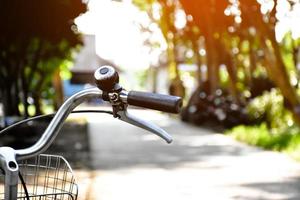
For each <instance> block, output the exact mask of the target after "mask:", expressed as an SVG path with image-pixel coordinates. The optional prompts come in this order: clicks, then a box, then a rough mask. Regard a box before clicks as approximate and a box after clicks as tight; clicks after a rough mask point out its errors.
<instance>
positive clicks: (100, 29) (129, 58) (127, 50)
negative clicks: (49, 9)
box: [75, 0, 153, 69]
mask: <svg viewBox="0 0 300 200" xmlns="http://www.w3.org/2000/svg"><path fill="white" fill-rule="evenodd" d="M137 21H140V22H142V23H149V19H148V18H147V16H146V15H145V14H143V13H141V12H140V11H139V10H138V9H137V8H136V7H134V6H133V5H132V4H131V3H130V1H123V2H115V1H111V0H90V1H89V11H88V12H87V13H85V14H83V15H81V16H80V17H78V18H77V19H76V20H75V23H76V24H77V26H78V29H79V31H81V32H83V33H86V34H95V36H96V53H97V54H98V55H99V56H101V57H102V58H104V59H107V60H112V61H113V62H114V63H115V64H117V65H118V66H121V68H130V69H145V68H148V67H149V65H150V64H151V62H152V61H153V60H151V58H150V57H149V52H148V50H149V49H147V47H145V46H144V45H143V41H144V38H143V34H141V32H140V30H139V27H138V26H137V24H136V23H137ZM152 59H153V58H152Z"/></svg>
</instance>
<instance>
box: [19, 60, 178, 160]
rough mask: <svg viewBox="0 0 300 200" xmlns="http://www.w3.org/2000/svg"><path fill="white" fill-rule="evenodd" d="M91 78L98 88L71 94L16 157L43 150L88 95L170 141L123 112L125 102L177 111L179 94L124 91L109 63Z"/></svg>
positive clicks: (160, 131)
mask: <svg viewBox="0 0 300 200" xmlns="http://www.w3.org/2000/svg"><path fill="white" fill-rule="evenodd" d="M95 79H96V83H97V86H98V87H99V88H91V89H86V90H83V91H81V92H78V93H76V94H74V95H73V96H71V97H70V98H69V99H68V100H67V101H66V102H65V103H64V104H63V105H62V106H61V107H60V108H59V110H58V111H57V113H56V114H55V116H54V118H53V119H52V121H51V122H50V124H49V125H48V127H47V129H46V130H45V131H44V133H43V135H42V136H41V138H40V139H39V140H38V141H37V143H35V144H34V145H33V146H31V147H29V148H26V149H20V150H16V151H15V152H16V156H17V159H26V158H30V157H32V156H35V155H38V154H40V153H43V152H44V151H45V150H47V148H48V147H49V146H50V145H51V144H52V142H53V140H54V139H55V137H56V136H57V134H58V132H59V130H60V129H61V127H62V126H63V123H64V121H65V119H66V118H67V117H68V115H69V114H70V113H71V112H72V110H73V109H74V108H75V107H77V106H78V105H79V104H80V103H82V102H84V101H86V100H88V99H91V98H100V99H105V100H108V101H109V102H110V103H111V104H112V105H113V108H114V116H115V117H119V119H120V120H123V121H125V122H128V123H130V124H133V125H135V126H139V127H141V128H143V129H146V130H149V131H151V132H152V133H154V134H156V135H158V136H160V137H161V138H163V139H164V140H166V141H167V142H168V143H170V142H171V141H172V138H171V136H170V135H169V134H168V133H167V132H165V131H164V130H163V129H161V128H159V127H157V126H156V125H154V124H152V123H149V122H146V121H144V120H142V119H138V118H135V117H133V116H131V115H129V114H128V113H127V112H126V105H127V104H130V105H135V106H140V107H145V108H150V109H155V110H160V111H164V112H170V113H178V112H179V110H180V107H181V105H182V101H181V98H180V97H176V96H169V95H162V94H155V93H147V92H137V91H130V92H126V91H125V90H123V89H122V87H121V86H120V85H119V84H118V80H119V79H118V74H117V72H116V71H115V70H114V69H113V68H112V67H110V66H103V67H101V68H99V69H98V70H97V71H96V72H95ZM108 80H110V81H108ZM102 90H103V92H102ZM107 97H108V99H107Z"/></svg>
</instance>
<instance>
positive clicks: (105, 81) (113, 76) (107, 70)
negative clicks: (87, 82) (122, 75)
mask: <svg viewBox="0 0 300 200" xmlns="http://www.w3.org/2000/svg"><path fill="white" fill-rule="evenodd" d="M94 77H95V82H96V84H97V86H98V88H99V89H101V90H102V91H105V92H113V91H120V90H122V87H121V86H120V85H119V75H118V72H117V71H116V70H115V69H114V68H113V67H111V66H108V65H104V66H101V67H100V68H98V69H97V70H96V71H95V74H94Z"/></svg>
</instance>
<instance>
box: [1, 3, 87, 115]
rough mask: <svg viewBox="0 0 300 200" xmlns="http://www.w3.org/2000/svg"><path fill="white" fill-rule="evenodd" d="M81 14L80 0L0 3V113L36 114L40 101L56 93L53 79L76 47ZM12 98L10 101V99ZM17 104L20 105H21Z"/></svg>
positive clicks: (83, 10) (78, 38) (65, 75)
mask: <svg viewBox="0 0 300 200" xmlns="http://www.w3.org/2000/svg"><path fill="white" fill-rule="evenodd" d="M85 11H86V4H85V3H83V2H82V1H81V0H72V1H71V0H43V1H40V0H27V1H18V0H2V1H0V26H1V27H2V29H1V30H2V32H1V38H0V95H1V99H2V101H3V102H2V103H3V104H4V106H3V107H4V114H5V115H7V116H9V115H12V116H20V115H21V116H24V117H28V115H30V114H31V113H32V111H31V110H33V109H32V106H33V107H34V108H35V111H36V113H35V114H40V113H41V108H42V107H43V105H42V102H43V101H42V99H43V98H45V99H47V101H48V102H49V100H50V99H49V98H51V97H52V96H53V95H54V94H55V92H54V90H53V84H52V81H53V77H54V73H55V72H57V70H63V73H62V75H63V76H64V77H67V76H69V75H68V73H66V70H67V69H68V67H69V66H70V61H71V60H72V51H73V50H74V49H77V47H78V46H79V45H80V44H81V36H80V34H78V32H77V29H76V26H75V24H74V19H75V18H76V17H77V16H78V15H80V14H81V13H83V12H85ZM12 99H13V100H14V101H12ZM20 104H21V106H20Z"/></svg>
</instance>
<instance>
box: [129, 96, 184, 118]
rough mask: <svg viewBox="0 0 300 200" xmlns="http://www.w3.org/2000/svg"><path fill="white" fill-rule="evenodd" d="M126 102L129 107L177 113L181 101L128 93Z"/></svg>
mask: <svg viewBox="0 0 300 200" xmlns="http://www.w3.org/2000/svg"><path fill="white" fill-rule="evenodd" d="M127 102H128V104H129V105H133V106H139V107H144V108H150V109H154V110H159V111H163V112H169V113H179V112H180V109H181V106H182V99H181V98H180V97H177V96H170V95H164V94H156V93H150V92H137V91H130V92H129V93H128V98H127Z"/></svg>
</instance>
